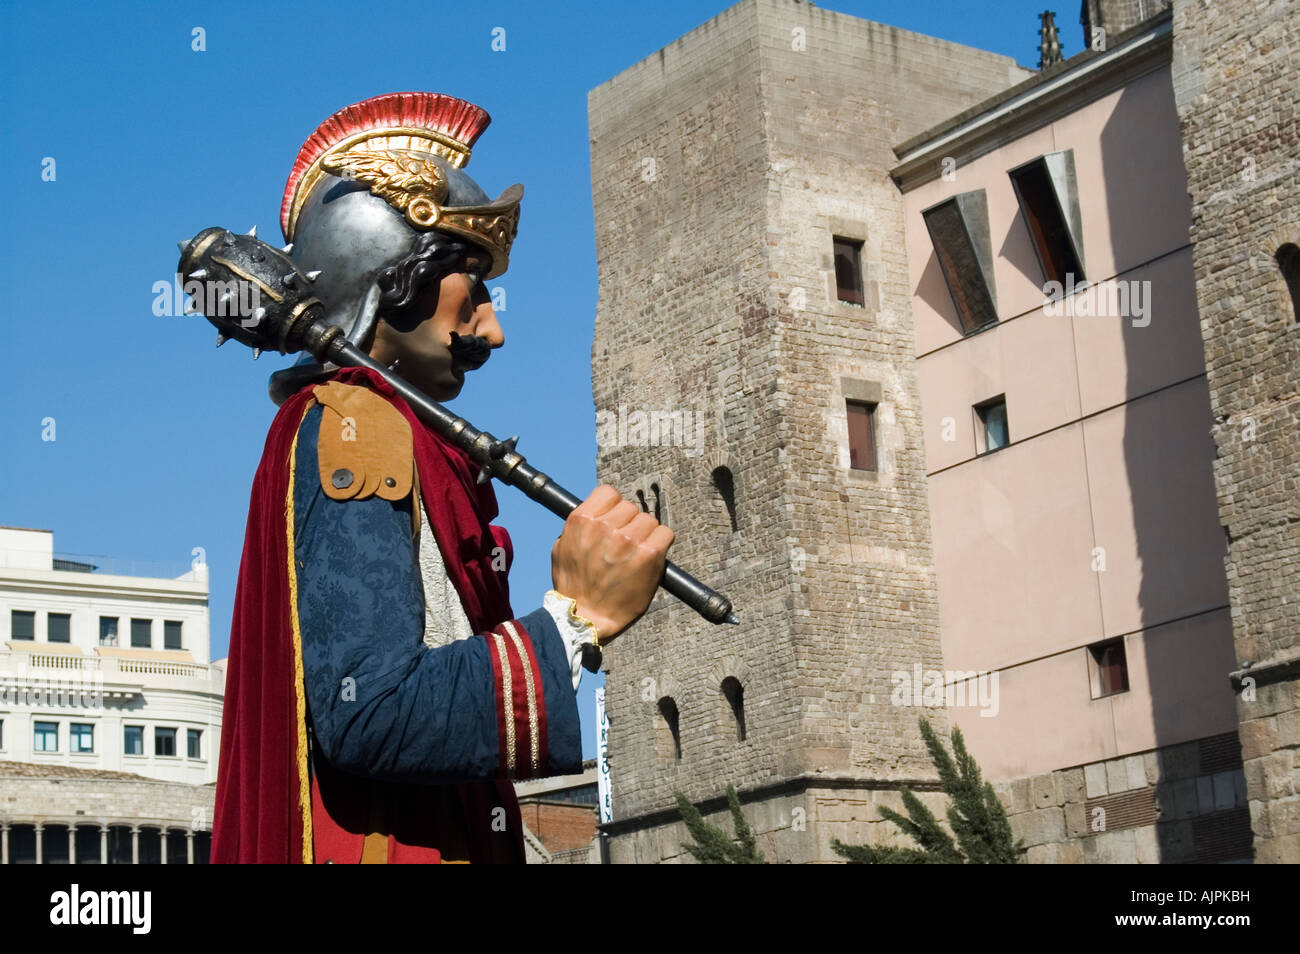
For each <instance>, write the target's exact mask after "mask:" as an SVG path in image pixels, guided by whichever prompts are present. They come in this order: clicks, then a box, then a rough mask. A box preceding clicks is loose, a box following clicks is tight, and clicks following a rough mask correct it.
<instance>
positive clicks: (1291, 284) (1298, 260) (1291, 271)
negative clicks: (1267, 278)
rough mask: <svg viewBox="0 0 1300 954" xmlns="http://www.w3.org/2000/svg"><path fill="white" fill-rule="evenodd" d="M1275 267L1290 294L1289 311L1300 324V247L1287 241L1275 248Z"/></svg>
mask: <svg viewBox="0 0 1300 954" xmlns="http://www.w3.org/2000/svg"><path fill="white" fill-rule="evenodd" d="M1276 258H1277V267H1278V270H1279V271H1281V272H1282V280H1283V281H1285V282H1286V290H1287V291H1288V292H1289V293H1290V294H1291V311H1292V313H1293V314H1294V315H1295V320H1296V323H1297V324H1300V247H1298V246H1296V245H1295V244H1294V243H1292V242H1287V244H1285V245H1283V246H1282V247H1281V248H1279V249H1278V250H1277V256H1276Z"/></svg>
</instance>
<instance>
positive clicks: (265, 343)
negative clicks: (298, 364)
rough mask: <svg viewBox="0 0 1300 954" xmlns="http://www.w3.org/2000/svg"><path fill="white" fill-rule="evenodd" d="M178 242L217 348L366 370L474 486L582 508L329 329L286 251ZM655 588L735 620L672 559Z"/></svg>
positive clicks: (560, 512) (563, 513) (251, 243)
mask: <svg viewBox="0 0 1300 954" xmlns="http://www.w3.org/2000/svg"><path fill="white" fill-rule="evenodd" d="M179 245H180V250H181V259H180V266H179V270H180V274H182V275H184V276H185V278H186V282H187V284H188V282H191V281H196V282H200V283H201V284H202V287H204V288H206V289H213V288H216V289H222V290H223V294H221V295H220V296H216V295H213V294H202V293H200V294H198V295H195V296H192V297H194V298H195V299H196V305H197V306H198V310H200V311H202V312H203V314H204V315H205V316H206V317H207V319H208V320H209V321H210V322H212V324H214V325H215V326H216V328H217V345H218V346H221V345H223V344H225V342H226V341H227V340H229V339H230V338H234V339H235V340H236V341H239V342H241V343H242V344H246V345H248V346H249V347H250V348H252V349H253V357H254V358H256V357H257V356H258V355H260V354H261V353H262V352H263V351H265V350H274V351H278V352H280V353H281V354H294V353H296V352H298V351H308V352H310V353H311V354H312V355H313V356H314V357H315V358H316V360H317V361H320V362H321V363H322V364H324V363H326V362H332V363H334V364H336V365H340V366H358V367H363V368H369V369H370V370H371V371H374V372H375V373H377V374H379V375H380V376H382V377H383V379H384V380H385V381H387V382H388V383H389V384H390V385H392V387H393V390H394V391H396V392H397V393H398V394H399V395H401V397H402V399H403V400H405V401H406V403H407V404H409V405H410V406H411V408H412V410H414V411H415V413H416V415H417V416H419V418H420V419H421V420H422V421H424V422H425V423H426V424H428V425H429V426H430V427H432V428H433V429H434V430H435V431H437V432H438V433H439V434H441V435H442V436H443V437H445V438H447V440H449V441H451V442H452V443H453V444H455V445H456V446H458V447H460V448H461V449H463V450H464V451H466V452H467V453H468V454H469V455H470V457H471V459H473V460H474V462H475V463H477V464H478V465H479V468H480V469H479V482H480V483H482V482H483V481H485V480H488V479H489V478H491V477H495V478H497V479H498V480H500V481H501V482H502V483H506V484H510V485H511V486H512V487H516V488H518V489H519V490H522V491H523V492H524V493H525V494H527V495H528V496H529V497H531V498H532V499H533V500H535V501H537V502H538V503H539V504H541V505H542V506H543V507H545V508H546V509H547V510H549V511H551V513H553V514H555V515H556V516H558V517H560V518H561V519H564V518H567V517H568V516H569V514H570V513H572V512H573V509H574V508H575V507H577V506H578V504H580V503H582V501H581V500H579V499H578V498H577V497H575V496H574V495H573V494H571V493H570V492H569V491H567V490H565V489H564V488H563V487H561V486H560V485H559V484H557V483H556V482H555V481H553V480H551V478H550V477H548V476H546V474H544V473H542V472H541V471H540V470H538V469H537V468H536V467H533V466H532V465H531V464H529V463H528V462H527V461H526V460H525V459H524V458H523V456H522V455H521V454H520V453H519V452H518V451H516V450H515V442H516V441H517V440H518V437H511V438H510V439H508V440H504V441H500V440H497V439H496V438H495V437H493V436H492V435H491V434H489V433H488V432H487V431H480V430H479V429H478V428H476V427H474V425H472V424H470V423H469V422H468V421H467V420H465V419H464V418H463V417H459V416H457V415H456V414H453V413H452V412H451V411H449V410H447V409H446V408H445V407H443V406H442V405H441V404H439V403H438V402H437V401H435V400H433V399H432V398H430V397H428V396H427V395H425V394H423V393H421V392H420V391H419V390H417V389H416V388H414V387H412V386H411V385H410V384H408V383H407V382H405V381H403V380H402V379H401V378H400V377H398V376H397V375H395V374H393V372H392V370H391V369H389V368H386V367H384V366H383V365H382V364H380V363H379V362H378V361H375V360H374V359H373V358H371V357H370V355H368V354H366V353H365V352H364V351H362V350H361V349H360V348H358V347H357V346H356V345H355V344H353V343H352V342H351V341H349V340H348V338H347V335H346V334H345V333H344V332H343V329H342V328H340V327H338V326H337V325H331V324H329V323H328V322H327V321H326V318H325V306H324V305H323V304H322V303H321V301H320V299H318V298H315V297H314V296H313V295H312V294H311V287H312V282H314V281H315V280H316V276H317V275H319V274H320V273H319V272H303V271H300V270H299V269H298V267H297V266H295V265H294V263H293V260H292V259H290V258H289V256H288V254H287V253H288V251H289V249H291V248H292V246H287V247H286V248H284V249H278V248H275V247H273V246H271V245H267V244H266V243H265V242H263V241H261V240H260V239H258V237H257V229H256V227H254V228H253V229H252V230H250V231H249V233H248V234H247V235H236V234H234V233H233V232H230V231H229V230H227V229H222V228H210V229H204V230H203V231H202V232H200V233H199V234H198V235H196V236H194V238H192V239H190V240H189V241H187V242H180V243H179ZM239 288H247V289H248V291H256V297H255V300H256V301H258V302H259V305H258V307H257V308H256V309H254V310H253V311H252V313H251V314H247V315H241V314H238V311H239V307H238V306H239V305H240V303H241V302H242V301H247V300H249V297H246V296H241V295H236V294H235V292H234V290H235V289H239ZM659 585H660V586H662V587H663V588H664V589H665V590H667V591H668V592H669V593H671V594H672V595H673V596H675V597H677V598H678V599H679V600H681V601H682V602H683V603H685V604H686V605H687V606H689V607H691V609H693V610H695V611H696V612H697V613H699V614H700V615H701V616H703V617H704V618H705V619H706V620H708V621H709V622H710V623H739V622H740V620H739V619H738V618H737V617H736V614H735V613H733V612H732V610H731V600H729V599H727V597H725V596H723V595H722V594H721V593H719V592H717V591H716V590H713V589H711V588H709V587H708V586H706V585H704V584H703V583H701V582H700V581H699V580H697V579H696V578H695V577H693V576H691V575H690V574H689V573H687V572H686V571H685V570H683V569H682V568H681V567H679V566H677V565H676V564H674V563H672V562H669V563H668V564H667V565H666V566H665V567H664V575H663V579H662V580H661V581H660V583H659Z"/></svg>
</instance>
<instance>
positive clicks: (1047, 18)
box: [1038, 10, 1063, 70]
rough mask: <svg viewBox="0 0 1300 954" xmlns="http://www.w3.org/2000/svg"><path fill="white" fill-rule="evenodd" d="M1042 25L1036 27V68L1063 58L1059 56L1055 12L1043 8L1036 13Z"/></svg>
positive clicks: (1058, 38)
mask: <svg viewBox="0 0 1300 954" xmlns="http://www.w3.org/2000/svg"><path fill="white" fill-rule="evenodd" d="M1038 19H1039V20H1041V21H1042V25H1041V26H1040V27H1039V28H1038V68H1039V69H1040V70H1041V69H1043V68H1044V67H1047V66H1051V65H1052V64H1054V63H1059V62H1061V60H1062V59H1063V57H1062V56H1061V38H1060V37H1059V36H1057V34H1056V13H1055V12H1054V11H1052V10H1044V11H1043V12H1042V13H1040V14H1039V15H1038Z"/></svg>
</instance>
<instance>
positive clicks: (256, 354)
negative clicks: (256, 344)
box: [253, 348, 262, 361]
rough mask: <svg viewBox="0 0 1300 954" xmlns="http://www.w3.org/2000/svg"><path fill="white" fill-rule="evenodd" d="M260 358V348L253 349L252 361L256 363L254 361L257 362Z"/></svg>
mask: <svg viewBox="0 0 1300 954" xmlns="http://www.w3.org/2000/svg"><path fill="white" fill-rule="evenodd" d="M261 356H262V349H261V348H254V349H253V360H254V361H256V360H257V359H258V358H260V357H261Z"/></svg>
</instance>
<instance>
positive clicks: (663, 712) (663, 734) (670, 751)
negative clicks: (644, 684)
mask: <svg viewBox="0 0 1300 954" xmlns="http://www.w3.org/2000/svg"><path fill="white" fill-rule="evenodd" d="M655 747H656V748H657V749H658V751H659V755H660V756H661V757H663V758H671V759H673V760H674V761H677V760H680V759H681V757H682V737H681V729H680V725H679V722H678V714H677V703H676V702H674V701H673V699H672V697H671V696H664V697H663V698H662V699H660V700H659V723H658V725H657V726H656V727H655Z"/></svg>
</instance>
